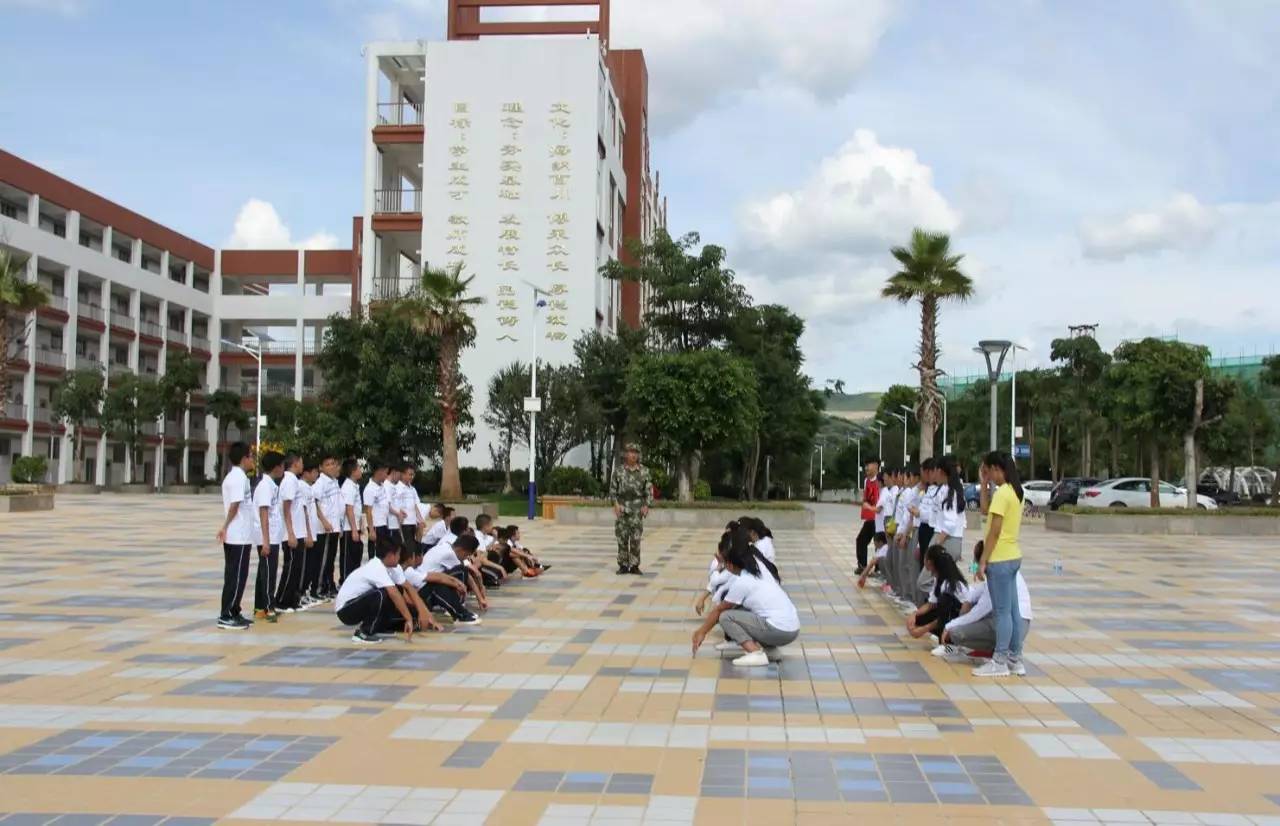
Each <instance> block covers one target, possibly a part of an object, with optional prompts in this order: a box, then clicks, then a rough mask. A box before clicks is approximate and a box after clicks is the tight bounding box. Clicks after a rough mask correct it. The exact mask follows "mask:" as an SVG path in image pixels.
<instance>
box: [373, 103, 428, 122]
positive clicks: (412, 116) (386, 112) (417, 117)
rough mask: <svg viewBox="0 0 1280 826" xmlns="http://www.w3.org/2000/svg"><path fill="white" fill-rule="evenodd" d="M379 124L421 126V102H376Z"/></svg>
mask: <svg viewBox="0 0 1280 826" xmlns="http://www.w3.org/2000/svg"><path fill="white" fill-rule="evenodd" d="M378 125H379V126H421V125H422V104H421V103H409V102H408V101H401V102H400V103H379V104H378Z"/></svg>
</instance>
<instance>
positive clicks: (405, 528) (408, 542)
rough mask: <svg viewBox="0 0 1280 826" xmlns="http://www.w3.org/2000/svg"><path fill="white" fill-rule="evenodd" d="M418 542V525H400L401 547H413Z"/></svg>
mask: <svg viewBox="0 0 1280 826" xmlns="http://www.w3.org/2000/svg"><path fill="white" fill-rule="evenodd" d="M417 544H418V526H417V525H401V526H400V548H401V549H402V550H403V549H407V548H412V547H414V546H416V545H417Z"/></svg>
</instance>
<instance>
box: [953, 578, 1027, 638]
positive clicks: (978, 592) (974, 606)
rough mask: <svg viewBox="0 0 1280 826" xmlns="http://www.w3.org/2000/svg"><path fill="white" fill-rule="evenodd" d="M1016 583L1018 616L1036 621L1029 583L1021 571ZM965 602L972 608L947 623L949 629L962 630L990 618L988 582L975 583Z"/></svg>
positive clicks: (990, 607)
mask: <svg viewBox="0 0 1280 826" xmlns="http://www.w3.org/2000/svg"><path fill="white" fill-rule="evenodd" d="M1014 583H1015V584H1016V585H1017V587H1018V614H1019V616H1021V617H1022V618H1023V619H1024V620H1030V619H1035V617H1033V616H1032V614H1031V592H1030V591H1029V590H1027V581H1026V580H1025V579H1023V578H1022V572H1021V571H1019V572H1018V573H1017V575H1016V577H1015V579H1014ZM964 601H965V602H967V603H969V605H970V606H971V607H970V608H969V612H968V613H966V614H961V615H960V616H958V617H956V618H955V619H953V620H952V621H951V622H949V623H947V628H960V627H963V626H965V625H972V624H973V623H975V622H977V621H978V620H981V619H985V618H986V617H988V616H990V614H991V611H992V606H991V591H990V590H989V589H988V588H987V581H986V580H983V581H982V582H975V583H973V584H972V585H970V586H969V593H968V594H967V595H966V596H965V599H964Z"/></svg>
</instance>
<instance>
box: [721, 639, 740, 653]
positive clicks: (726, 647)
mask: <svg viewBox="0 0 1280 826" xmlns="http://www.w3.org/2000/svg"><path fill="white" fill-rule="evenodd" d="M741 648H742V646H741V645H738V644H737V643H736V642H734V641H733V640H725V641H724V642H718V643H716V650H717V651H738V650H740V649H741Z"/></svg>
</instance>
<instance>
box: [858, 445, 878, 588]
mask: <svg viewBox="0 0 1280 826" xmlns="http://www.w3.org/2000/svg"><path fill="white" fill-rule="evenodd" d="M866 472H867V475H866V481H864V482H863V483H862V514H861V515H862V530H860V531H859V532H858V541H857V545H856V547H857V552H858V567H857V569H855V570H854V573H855V574H858V575H861V574H862V571H863V570H864V569H865V568H866V567H867V548H869V547H870V546H871V538H872V537H873V536H875V535H876V506H877V505H878V504H879V503H880V458H879V457H876V458H874V459H868V460H867V464H866Z"/></svg>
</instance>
